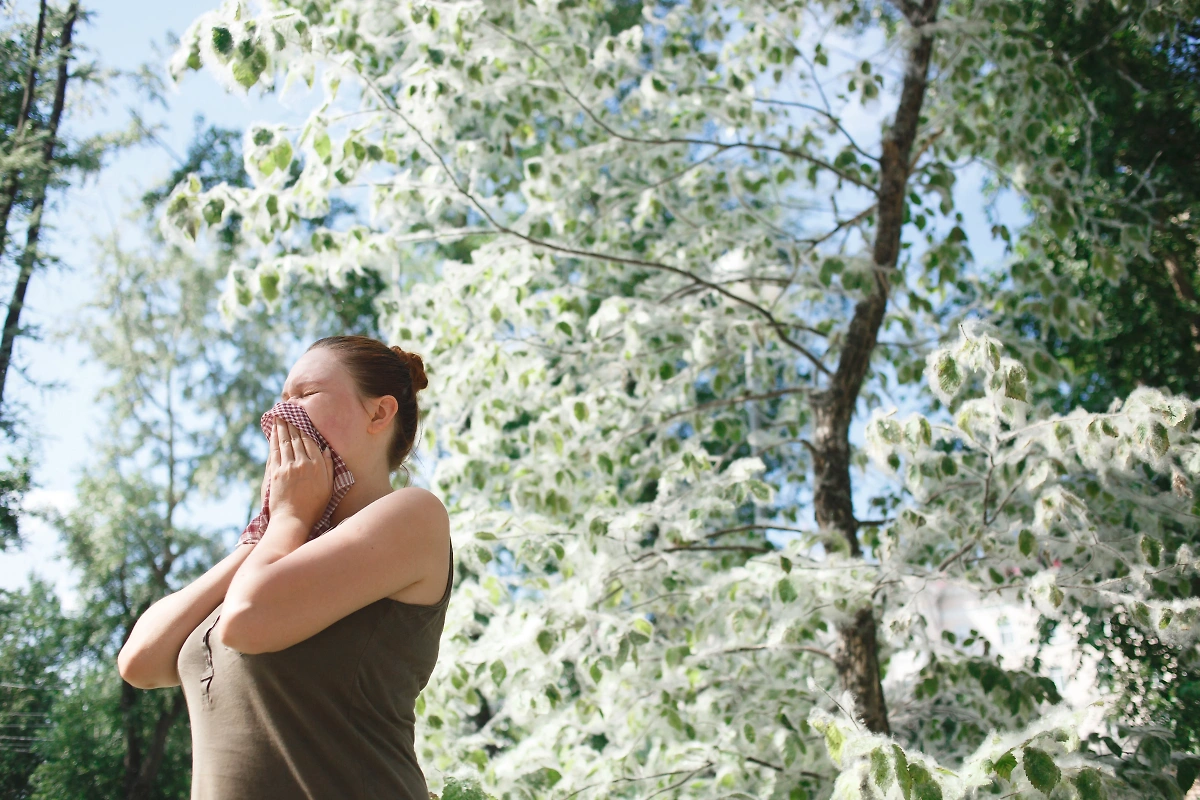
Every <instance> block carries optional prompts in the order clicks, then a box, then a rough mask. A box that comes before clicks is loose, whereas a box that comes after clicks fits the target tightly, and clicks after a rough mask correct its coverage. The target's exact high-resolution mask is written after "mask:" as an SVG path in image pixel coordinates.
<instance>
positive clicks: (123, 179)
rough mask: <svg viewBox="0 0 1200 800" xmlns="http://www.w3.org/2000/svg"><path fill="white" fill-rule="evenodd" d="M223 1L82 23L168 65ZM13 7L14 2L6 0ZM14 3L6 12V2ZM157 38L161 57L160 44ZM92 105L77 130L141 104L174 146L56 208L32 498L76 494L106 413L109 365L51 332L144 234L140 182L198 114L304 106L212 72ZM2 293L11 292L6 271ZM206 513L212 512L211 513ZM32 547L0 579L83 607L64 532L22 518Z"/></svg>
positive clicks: (91, 41) (226, 117) (40, 321)
mask: <svg viewBox="0 0 1200 800" xmlns="http://www.w3.org/2000/svg"><path fill="white" fill-rule="evenodd" d="M218 2H219V0H173V1H172V2H161V1H160V2H150V0H100V1H99V2H96V3H88V4H87V5H88V6H90V7H91V8H92V9H93V12H94V13H93V16H92V18H91V20H90V21H89V23H88V24H87V25H85V26H83V27H82V29H77V31H78V34H77V37H76V40H77V41H79V42H80V43H81V44H82V45H83V46H85V47H86V48H88V49H89V50H90V51H91V56H92V58H94V59H95V60H96V61H97V62H98V64H99V65H100V66H102V67H105V68H111V69H117V70H127V71H133V70H136V69H137V68H138V67H139V66H140V65H141V64H143V63H147V62H154V63H160V62H161V61H162V60H163V59H165V57H166V56H167V55H168V54H169V53H168V51H167V48H166V34H167V32H168V31H173V32H174V33H175V34H176V35H181V34H182V33H183V32H184V30H185V29H186V28H187V26H188V25H189V24H190V23H191V21H192V20H193V19H195V18H196V17H197V16H199V15H200V14H202V13H203V12H205V11H207V10H209V9H210V8H214V7H216V6H217V4H218ZM6 5H7V4H6ZM16 7H17V13H19V14H24V15H26V16H27V17H32V16H33V14H35V13H36V5H35V4H34V3H33V2H30V0H19V2H17V4H16ZM5 13H8V12H7V10H6V12H5ZM155 45H157V46H158V48H159V51H160V52H161V55H159V54H157V53H156V50H155ZM85 101H86V103H85V104H86V106H87V107H88V108H87V109H86V113H83V114H77V115H76V116H74V117H71V118H70V120H69V125H70V128H69V130H70V131H71V132H72V133H74V134H76V135H79V134H86V133H92V132H97V131H103V130H114V129H120V128H124V127H126V126H127V125H128V121H129V110H130V109H136V110H137V111H138V113H139V114H141V115H142V116H143V117H144V118H145V119H146V120H147V122H149V123H162V124H163V125H165V130H163V131H162V132H161V135H160V137H159V138H160V139H161V141H162V142H163V143H164V144H165V145H166V147H165V148H164V147H160V146H157V145H153V144H151V145H146V146H141V147H137V148H132V149H130V150H127V151H124V152H122V153H119V154H117V155H116V156H114V157H112V158H110V159H109V160H108V162H106V165H105V168H104V169H103V171H102V172H101V173H100V174H99V175H98V176H96V177H93V178H91V179H89V180H88V181H87V182H86V183H85V184H83V185H78V186H74V187H72V188H71V189H69V190H68V191H67V192H65V193H64V194H63V195H60V196H59V197H58V198H57V199H56V202H55V205H54V208H53V210H52V211H51V213H50V214H49V215H48V222H49V225H50V227H51V233H50V236H49V237H48V238H47V240H46V245H47V249H48V250H49V251H50V252H52V253H53V254H54V255H56V256H57V257H58V258H60V259H61V261H62V267H61V268H56V269H53V270H50V271H46V272H42V273H38V274H37V275H35V276H34V278H33V281H32V282H31V284H30V288H29V295H28V298H27V300H26V307H25V311H24V315H23V317H22V322H23V323H25V322H28V323H33V324H37V325H39V326H41V328H42V330H43V331H44V332H45V334H46V336H45V339H44V340H43V341H40V342H39V341H31V340H20V341H18V345H17V355H16V358H17V362H18V363H19V364H21V365H23V366H25V367H26V368H27V369H28V372H29V374H30V376H31V377H32V378H33V380H34V381H35V382H37V383H42V384H48V383H55V384H58V385H57V386H56V387H55V388H52V389H48V390H38V389H36V388H35V387H34V386H32V385H31V384H30V382H28V381H25V380H22V379H20V378H14V377H12V376H11V374H10V379H9V386H10V387H11V393H12V395H11V396H13V397H14V398H15V399H16V400H17V401H18V402H22V403H24V404H25V405H27V406H28V407H29V415H28V416H29V420H30V423H31V426H32V427H33V429H34V430H35V431H37V433H38V435H39V436H40V446H39V447H38V459H39V468H38V471H37V473H36V474H35V479H36V481H37V483H38V485H39V489H38V490H37V491H36V492H35V493H34V495H33V496H32V498H31V500H32V502H33V503H37V504H46V503H51V504H56V505H61V504H63V503H66V502H69V498H70V497H71V496H72V495H73V488H74V485H75V482H76V480H77V479H78V477H79V473H80V469H81V468H82V467H83V466H84V464H86V463H87V461H88V450H89V448H88V441H89V431H90V430H91V428H92V426H94V425H96V424H98V423H100V422H101V420H102V418H103V417H102V412H101V409H100V408H99V407H98V406H97V405H96V403H95V396H96V392H97V390H98V388H99V387H100V386H101V384H102V381H103V377H104V376H103V375H102V373H101V372H100V371H99V370H98V369H96V368H95V367H94V366H91V365H89V364H88V362H87V358H86V356H87V353H86V351H85V350H84V348H83V347H82V346H80V345H78V344H77V343H73V342H70V341H60V340H55V338H54V337H53V336H52V335H51V334H52V332H53V331H55V330H57V329H60V328H61V327H62V326H63V324H64V323H66V322H68V321H70V319H71V318H72V317H73V316H74V315H75V314H76V313H77V311H78V309H79V307H80V306H81V305H82V304H84V303H85V302H87V300H88V298H89V296H90V294H91V289H92V283H91V278H90V272H91V269H92V265H93V263H94V258H95V253H96V251H97V247H96V244H95V239H96V238H97V237H102V236H106V235H108V234H109V233H110V232H111V231H112V230H113V229H114V228H115V229H117V230H118V231H119V232H120V233H121V236H122V238H123V239H125V238H134V237H136V236H137V235H138V234H137V229H136V226H134V225H133V224H132V223H130V222H129V221H128V220H126V219H125V215H126V214H127V213H128V211H129V210H130V209H131V208H133V206H134V204H135V203H136V202H137V198H138V197H139V196H140V194H141V193H142V191H143V190H144V189H145V188H146V187H149V186H151V185H153V184H155V183H156V182H158V181H161V180H162V179H163V178H165V177H166V176H167V175H168V174H169V173H170V171H171V169H172V168H173V166H174V163H175V162H174V159H173V157H172V156H171V155H170V154H169V153H168V152H167V149H166V148H169V149H170V150H172V151H174V152H175V153H178V154H182V153H184V152H185V151H186V149H187V145H188V142H189V140H190V139H191V136H192V132H193V130H194V124H193V119H194V118H195V116H196V115H197V114H203V115H204V117H205V118H206V119H207V120H208V121H210V122H213V123H217V124H220V125H223V126H226V127H233V128H239V129H240V128H245V127H246V126H247V125H248V124H249V123H250V122H252V121H254V120H255V119H261V118H264V117H269V118H273V119H280V118H285V117H293V116H296V115H298V114H299V113H300V112H299V110H298V109H289V108H285V107H283V106H281V105H280V103H279V102H278V101H277V100H276V99H275V98H273V97H267V98H262V97H259V96H258V94H257V92H256V93H254V94H252V95H251V96H249V97H246V96H239V95H231V94H228V93H226V92H225V90H224V89H222V88H221V87H220V86H219V85H218V84H217V83H216V82H215V81H214V80H212V79H211V78H210V77H209V76H207V75H206V74H204V73H194V74H191V75H189V76H187V77H186V78H185V79H184V80H183V81H182V82H181V83H180V85H179V86H178V87H177V89H176V91H173V92H171V93H170V94H169V96H168V101H169V103H170V107H169V108H168V109H166V110H164V109H163V108H162V107H161V106H159V105H156V104H150V103H149V102H147V100H146V98H144V97H141V96H139V95H138V93H137V92H136V91H135V90H134V88H133V85H132V82H130V81H129V80H125V79H118V80H116V81H114V82H113V85H112V88H111V91H110V92H109V93H107V94H105V95H103V96H96V95H94V94H91V95H89V96H87V97H86V98H85ZM3 291H4V293H5V296H6V297H7V293H8V291H10V288H9V284H8V282H7V281H6V282H5V283H4V285H3ZM245 508H246V498H244V497H238V498H236V499H235V498H230V501H229V502H228V503H225V504H219V505H217V506H215V507H214V508H212V509H211V512H212V515H211V517H209V518H210V519H212V521H213V522H214V523H216V524H220V523H235V522H237V521H238V520H239V519H240V517H242V516H244V514H245ZM206 516H207V515H206ZM24 531H25V533H26V534H27V536H28V538H29V545H28V547H26V548H25V549H24V550H23V551H22V552H8V553H0V587H2V588H16V587H18V586H22V585H24V584H25V583H26V582H27V581H28V575H29V572H30V570H34V571H36V572H37V573H38V574H40V575H42V576H44V577H47V578H49V579H51V580H54V581H55V582H56V584H57V586H58V589H59V592H60V594H61V595H62V596H63V597H64V600H65V601H66V603H67V605H68V607H73V606H74V603H73V602H72V600H73V598H72V589H71V586H72V580H71V576H70V575H69V574H68V573H67V571H66V569H65V567H64V565H62V564H61V563H59V562H57V561H55V560H53V557H54V555H55V554H56V552H57V551H58V545H57V535H56V533H55V532H54V531H53V530H51V529H49V528H47V527H46V526H45V525H43V524H40V523H38V522H36V521H34V522H31V523H29V524H28V525H27V526H26V527H25V528H24Z"/></svg>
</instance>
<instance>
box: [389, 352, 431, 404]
mask: <svg viewBox="0 0 1200 800" xmlns="http://www.w3.org/2000/svg"><path fill="white" fill-rule="evenodd" d="M392 352H393V353H395V354H396V355H398V356H400V360H401V361H403V362H404V363H405V364H407V365H408V371H409V374H410V375H412V385H413V392H414V393H416V392H419V391H421V390H422V389H424V388H425V387H426V386H428V385H429V378H427V377H425V362H424V361H422V360H421V357H420V356H419V355H417V354H416V353H409V352H408V351H406V350H402V349H401V348H400V346H399V345H392Z"/></svg>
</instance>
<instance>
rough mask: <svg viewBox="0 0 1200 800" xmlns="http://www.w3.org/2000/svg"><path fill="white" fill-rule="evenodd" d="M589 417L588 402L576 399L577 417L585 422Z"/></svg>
mask: <svg viewBox="0 0 1200 800" xmlns="http://www.w3.org/2000/svg"><path fill="white" fill-rule="evenodd" d="M587 418H588V407H587V404H586V403H583V402H582V401H579V400H576V401H575V419H577V420H579V421H580V422H583V421H584V420H585V419H587Z"/></svg>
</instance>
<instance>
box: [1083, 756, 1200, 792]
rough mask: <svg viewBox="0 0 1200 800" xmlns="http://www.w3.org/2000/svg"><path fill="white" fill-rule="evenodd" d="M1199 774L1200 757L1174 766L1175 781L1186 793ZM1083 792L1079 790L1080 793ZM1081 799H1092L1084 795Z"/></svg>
mask: <svg viewBox="0 0 1200 800" xmlns="http://www.w3.org/2000/svg"><path fill="white" fill-rule="evenodd" d="M1197 775H1200V758H1185V759H1182V760H1181V761H1180V762H1179V764H1177V765H1176V767H1175V782H1176V783H1177V784H1179V791H1181V792H1183V793H1184V794H1187V792H1188V790H1189V789H1191V788H1192V784H1194V783H1195V782H1196V776H1197ZM1082 793H1083V792H1082V791H1080V794H1082ZM1083 800H1092V798H1089V797H1085V798H1083Z"/></svg>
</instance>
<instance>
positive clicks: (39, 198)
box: [0, 2, 79, 407]
mask: <svg viewBox="0 0 1200 800" xmlns="http://www.w3.org/2000/svg"><path fill="white" fill-rule="evenodd" d="M78 16H79V3H77V2H72V3H71V5H70V7H69V8H68V10H67V15H66V18H65V19H64V20H63V28H62V34H61V35H60V36H59V42H58V53H59V56H58V75H57V77H56V82H55V87H54V105H53V108H52V109H51V111H50V120H49V122H48V125H47V129H46V136H45V139H44V140H43V142H42V152H41V159H40V163H39V165H38V168H37V169H36V170H34V171H33V172H34V176H33V180H32V181H30V180H27V181H26V183H29V184H32V186H31V189H32V192H31V194H32V197H33V204H32V206H31V207H30V211H29V224H28V227H27V228H26V231H25V249H24V250H23V251H22V252H21V258H20V260H19V264H20V271H19V272H18V274H17V283H16V285H15V286H14V287H13V293H12V297H11V298H10V299H9V301H8V314H7V316H6V317H5V320H4V332H3V335H2V336H0V407H2V404H3V402H4V386H5V383H6V382H7V378H8V368H9V365H10V364H11V363H12V352H13V345H14V343H15V342H16V339H17V335H18V334H19V333H20V331H21V310H22V309H23V308H24V307H25V293H26V292H27V291H28V290H29V279H30V278H31V277H33V271H34V269H35V268H36V267H37V264H38V242H39V240H40V238H41V231H42V211H43V209H44V208H45V205H46V188H47V186H48V184H49V176H50V170H51V168H52V166H53V163H54V146H55V143H56V142H57V139H58V125H59V122H61V121H62V114H63V106H64V105H65V104H66V98H67V81H68V80H69V79H70V75H71V73H70V69H69V67H70V61H71V35H72V32H73V30H74V28H75V21H76V19H77V18H78ZM31 74H32V73H31ZM8 208H9V209H11V203H10V204H9V206H8ZM4 210H5V209H4V208H3V207H0V212H3V211H4ZM0 246H2V240H0Z"/></svg>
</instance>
